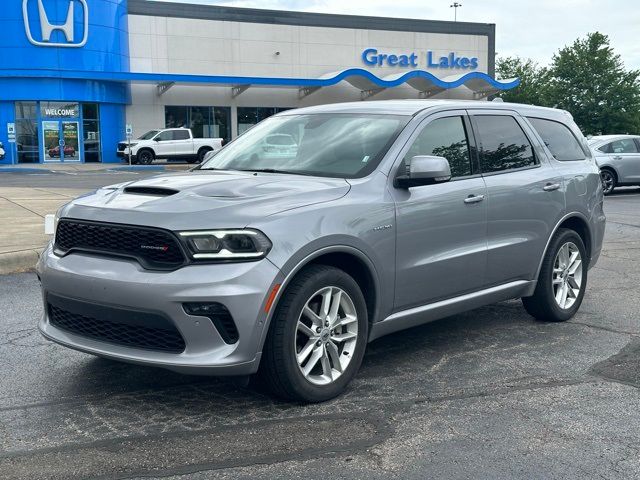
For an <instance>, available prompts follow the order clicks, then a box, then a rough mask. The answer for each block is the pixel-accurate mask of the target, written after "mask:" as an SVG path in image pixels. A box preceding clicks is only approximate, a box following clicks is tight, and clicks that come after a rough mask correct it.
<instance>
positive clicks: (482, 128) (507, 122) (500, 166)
mask: <svg viewBox="0 0 640 480" xmlns="http://www.w3.org/2000/svg"><path fill="white" fill-rule="evenodd" d="M474 118H475V123H476V126H477V129H478V137H479V139H480V142H479V143H480V145H481V149H480V162H481V165H482V171H483V172H484V173H491V172H501V171H504V170H511V169H514V168H523V167H531V166H534V165H537V164H538V162H537V161H536V158H535V156H534V154H533V147H531V143H530V142H529V139H528V138H527V136H526V135H525V134H524V132H523V131H522V128H520V125H518V122H517V121H516V119H515V118H513V117H512V116H510V115H477V116H475V117H474Z"/></svg>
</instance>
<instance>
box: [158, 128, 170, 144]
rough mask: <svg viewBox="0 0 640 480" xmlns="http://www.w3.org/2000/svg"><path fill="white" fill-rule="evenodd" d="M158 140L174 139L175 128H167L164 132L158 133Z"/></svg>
mask: <svg viewBox="0 0 640 480" xmlns="http://www.w3.org/2000/svg"><path fill="white" fill-rule="evenodd" d="M156 140H158V141H160V142H166V141H168V140H173V130H167V131H165V132H162V133H160V134H158V136H157V137H156Z"/></svg>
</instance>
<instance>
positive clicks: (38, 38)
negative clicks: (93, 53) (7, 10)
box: [22, 0, 89, 48]
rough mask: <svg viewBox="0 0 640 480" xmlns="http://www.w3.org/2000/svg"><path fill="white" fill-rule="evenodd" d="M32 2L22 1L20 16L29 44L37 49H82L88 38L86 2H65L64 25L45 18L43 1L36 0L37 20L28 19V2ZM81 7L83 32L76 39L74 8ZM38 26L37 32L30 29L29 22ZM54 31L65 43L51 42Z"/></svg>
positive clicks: (75, 0)
mask: <svg viewBox="0 0 640 480" xmlns="http://www.w3.org/2000/svg"><path fill="white" fill-rule="evenodd" d="M31 1H33V0H22V16H23V18H24V29H25V32H26V34H27V38H28V39H29V41H30V42H31V43H33V44H34V45H37V46H39V47H76V48H77V47H82V46H84V44H85V43H87V38H88V36H89V6H88V5H87V1H86V0H67V1H68V3H69V7H68V10H67V19H66V20H65V22H64V23H52V22H51V21H50V20H49V17H48V16H47V11H46V10H45V8H44V4H43V3H42V2H43V0H37V2H38V11H37V19H30V18H29V2H31ZM76 6H80V7H82V16H83V25H84V28H83V32H82V37H80V38H77V36H76V33H78V32H76V29H75V22H74V18H75V7H76ZM32 20H33V23H34V24H36V25H37V26H39V27H40V28H39V31H38V29H36V28H33V29H32V28H31V27H32V25H31V21H32ZM56 30H58V31H60V32H62V34H63V36H64V39H65V40H66V42H61V41H58V42H52V41H51V35H52V34H53V32H55V31H56Z"/></svg>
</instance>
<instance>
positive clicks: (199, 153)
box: [189, 148, 211, 163]
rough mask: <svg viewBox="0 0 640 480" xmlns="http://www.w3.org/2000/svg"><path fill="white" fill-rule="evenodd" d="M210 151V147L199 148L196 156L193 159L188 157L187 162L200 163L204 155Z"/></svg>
mask: <svg viewBox="0 0 640 480" xmlns="http://www.w3.org/2000/svg"><path fill="white" fill-rule="evenodd" d="M210 151H211V149H210V148H201V149H200V150H198V156H197V157H196V158H194V159H193V160H192V159H190V160H189V163H195V162H198V163H202V162H203V161H204V157H206V156H207V153H209V152H210Z"/></svg>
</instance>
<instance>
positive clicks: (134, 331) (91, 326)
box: [47, 294, 185, 353]
mask: <svg viewBox="0 0 640 480" xmlns="http://www.w3.org/2000/svg"><path fill="white" fill-rule="evenodd" d="M47 311H48V315H49V322H50V323H51V324H52V325H53V326H54V327H56V328H59V329H61V330H64V331H67V332H69V333H72V334H74V335H78V336H81V337H85V338H90V339H93V340H98V341H101V342H106V343H112V344H116V345H123V346H126V347H133V348H141V349H145V350H154V351H158V352H166V353H181V352H183V351H184V349H185V343H184V339H183V338H182V336H181V335H180V333H179V332H178V330H177V329H176V327H175V326H174V325H173V324H172V323H171V322H170V321H169V320H168V319H166V318H165V317H163V316H161V315H158V314H156V313H151V312H140V311H132V310H125V309H121V308H114V307H106V306H102V305H93V304H90V303H86V302H82V301H79V300H73V299H68V298H64V297H58V296H57V295H51V294H49V295H48V296H47Z"/></svg>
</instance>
